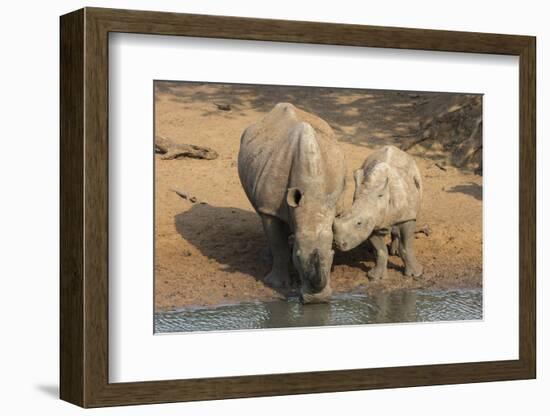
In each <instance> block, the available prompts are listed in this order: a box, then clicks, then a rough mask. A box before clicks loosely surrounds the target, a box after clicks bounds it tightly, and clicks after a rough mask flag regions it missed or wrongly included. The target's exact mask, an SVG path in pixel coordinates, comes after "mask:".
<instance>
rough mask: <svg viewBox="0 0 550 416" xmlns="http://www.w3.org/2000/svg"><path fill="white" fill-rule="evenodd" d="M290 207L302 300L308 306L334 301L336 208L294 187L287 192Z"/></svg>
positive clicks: (295, 264)
mask: <svg viewBox="0 0 550 416" xmlns="http://www.w3.org/2000/svg"><path fill="white" fill-rule="evenodd" d="M287 204H288V206H289V208H290V219H291V222H292V223H293V229H294V238H293V245H292V262H293V264H294V267H295V268H296V270H297V271H298V275H299V276H300V280H301V286H302V287H301V297H302V300H303V302H304V303H320V302H327V301H329V300H330V296H331V294H332V289H331V287H330V271H331V267H332V260H333V257H334V251H333V250H332V241H333V232H332V223H333V221H334V216H335V211H336V209H335V206H334V204H331V203H328V204H327V201H326V197H325V198H324V200H323V199H322V198H321V197H320V196H318V195H315V192H311V193H305V192H303V191H302V190H301V189H300V188H297V187H292V188H289V189H288V192H287Z"/></svg>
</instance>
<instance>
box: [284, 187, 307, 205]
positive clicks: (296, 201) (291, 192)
mask: <svg viewBox="0 0 550 416" xmlns="http://www.w3.org/2000/svg"><path fill="white" fill-rule="evenodd" d="M303 201H304V193H303V192H302V191H301V190H300V189H299V188H288V190H287V192H286V203H287V204H288V206H290V207H293V208H296V207H299V206H301V205H302V204H303Z"/></svg>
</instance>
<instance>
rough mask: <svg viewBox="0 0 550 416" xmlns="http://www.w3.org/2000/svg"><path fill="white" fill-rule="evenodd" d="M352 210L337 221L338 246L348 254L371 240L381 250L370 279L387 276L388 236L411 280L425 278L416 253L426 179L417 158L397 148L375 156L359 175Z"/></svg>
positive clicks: (391, 147) (376, 153) (335, 227)
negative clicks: (417, 230)
mask: <svg viewBox="0 0 550 416" xmlns="http://www.w3.org/2000/svg"><path fill="white" fill-rule="evenodd" d="M354 178H355V194H354V196H353V205H352V207H351V210H350V211H349V212H347V213H345V214H344V215H342V216H341V217H339V218H336V219H335V221H334V241H335V243H336V247H337V248H338V249H339V250H342V251H348V250H351V249H353V248H354V247H357V246H358V245H359V244H361V243H362V242H363V241H365V240H367V239H368V240H369V241H370V242H371V243H372V245H373V246H374V249H375V250H376V266H375V267H374V268H373V269H371V270H369V272H368V276H369V277H370V278H374V279H376V278H383V277H384V276H385V275H386V271H387V269H386V266H387V262H388V250H387V247H386V244H385V242H384V236H385V235H387V234H389V233H390V231H391V234H392V245H391V249H392V254H399V256H400V257H401V258H402V260H403V263H404V264H405V274H406V275H407V276H420V275H421V274H422V267H421V266H420V264H419V263H418V261H417V260H416V257H415V255H414V251H413V241H414V232H415V228H416V217H417V215H418V212H419V210H420V203H421V201H422V178H421V176H420V171H419V170H418V167H417V165H416V162H415V161H414V159H413V158H412V156H410V155H408V154H407V153H405V152H403V151H402V150H400V149H398V148H397V147H395V146H384V147H382V148H381V149H380V150H378V151H376V152H374V153H372V154H371V155H370V156H369V157H368V158H367V159H366V160H365V162H364V163H363V166H362V167H361V168H360V169H357V170H356V171H355V172H354Z"/></svg>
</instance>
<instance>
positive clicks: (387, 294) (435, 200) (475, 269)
mask: <svg viewBox="0 0 550 416" xmlns="http://www.w3.org/2000/svg"><path fill="white" fill-rule="evenodd" d="M153 35H154V36H153ZM60 52H61V129H60V130H61V276H60V278H61V305H60V323H61V334H60V337H61V339H60V340H61V351H60V358H61V368H60V371H61V388H60V395H61V398H62V399H63V400H66V401H69V402H71V403H74V404H77V405H80V406H83V407H100V406H114V405H126V404H145V403H162V402H176V401H190V400H210V399H222V398H236V397H256V396H266V395H283V394H301V393H318V392H335V391H349V390H361V389H376V388H397V387H409V386H421V385H436V384H455V383H472V382H485V381H499V380H515V379H528V378H534V377H535V375H536V333H535V318H536V317H535V310H536V305H535V297H536V296H535V295H536V290H535V282H536V276H535V242H536V235H535V219H536V212H535V199H536V194H535V160H536V150H535V104H536V97H535V38H534V37H529V36H518V35H499V34H485V33H467V32H451V31H435V30H421V29H403V28H390V27H374V26H360V25H342V24H326V23H314V22H295V21H281V20H265V19H250V18H240V17H225V16H204V15H188V14H175V13H159V12H146V11H129V10H113V9H98V8H85V9H82V10H78V11H75V12H72V13H70V14H67V15H65V16H62V17H61V51H60Z"/></svg>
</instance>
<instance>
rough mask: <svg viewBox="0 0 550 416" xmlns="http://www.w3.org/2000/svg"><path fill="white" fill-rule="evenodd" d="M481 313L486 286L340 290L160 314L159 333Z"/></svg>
mask: <svg viewBox="0 0 550 416" xmlns="http://www.w3.org/2000/svg"><path fill="white" fill-rule="evenodd" d="M474 319H482V292H481V289H469V290H453V291H429V290H412V291H411V290H409V291H405V290H403V291H395V292H389V293H379V294H376V295H364V294H342V295H335V296H333V299H332V300H331V302H330V303H325V304H313V305H302V304H301V303H300V302H298V301H297V300H289V301H286V302H285V301H278V302H257V303H242V304H236V305H225V306H219V307H215V308H195V309H191V308H189V309H184V310H180V311H173V312H159V313H156V314H155V333H165V332H190V331H227V330H234V329H259V328H287V327H307V326H325V325H331V326H332V325H358V324H374V323H399V322H433V321H462V320H474Z"/></svg>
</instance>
